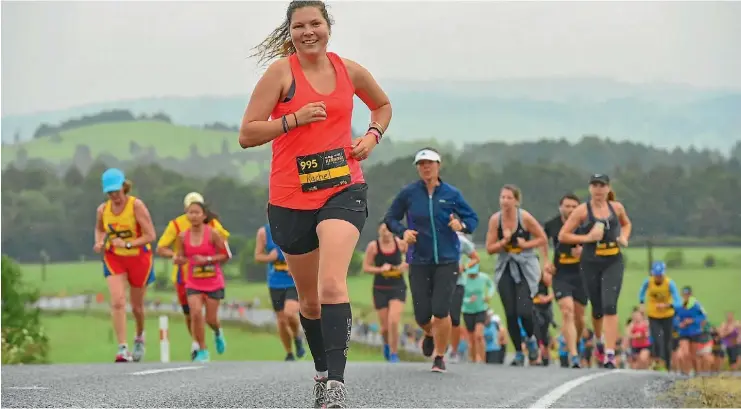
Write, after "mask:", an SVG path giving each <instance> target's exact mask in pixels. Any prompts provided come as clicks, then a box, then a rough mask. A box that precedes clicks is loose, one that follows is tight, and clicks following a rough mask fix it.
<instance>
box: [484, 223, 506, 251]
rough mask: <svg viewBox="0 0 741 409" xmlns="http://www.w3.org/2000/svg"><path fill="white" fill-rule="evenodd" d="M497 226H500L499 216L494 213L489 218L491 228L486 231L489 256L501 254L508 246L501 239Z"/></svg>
mask: <svg viewBox="0 0 741 409" xmlns="http://www.w3.org/2000/svg"><path fill="white" fill-rule="evenodd" d="M497 226H499V214H498V213H494V214H493V215H491V217H490V218H489V226H488V229H487V230H486V252H487V253H489V254H494V253H498V252H500V251H501V250H502V248H504V246H505V245H506V243H504V240H502V239H501V238H500V237H499V231H498V229H497Z"/></svg>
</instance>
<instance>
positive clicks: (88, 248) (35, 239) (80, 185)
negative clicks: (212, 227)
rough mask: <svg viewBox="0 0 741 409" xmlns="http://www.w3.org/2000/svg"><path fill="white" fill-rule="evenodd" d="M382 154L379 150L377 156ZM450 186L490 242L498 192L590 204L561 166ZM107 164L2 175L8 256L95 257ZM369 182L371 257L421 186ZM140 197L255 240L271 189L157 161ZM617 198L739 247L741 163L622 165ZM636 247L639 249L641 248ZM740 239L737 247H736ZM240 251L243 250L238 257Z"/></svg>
mask: <svg viewBox="0 0 741 409" xmlns="http://www.w3.org/2000/svg"><path fill="white" fill-rule="evenodd" d="M376 153H377V152H374V154H376ZM443 156H444V159H443V169H442V175H441V177H442V179H443V180H444V181H446V182H449V183H452V184H453V185H455V186H456V187H458V188H459V189H460V190H461V191H462V192H463V194H464V196H465V197H466V199H467V201H469V203H470V204H471V206H472V207H473V208H474V209H475V210H476V211H477V213H478V215H479V218H480V226H479V228H478V229H477V230H476V232H475V233H474V238H475V239H476V240H477V241H483V240H484V237H485V234H486V222H487V220H488V217H489V216H490V215H491V214H492V213H494V212H495V211H497V210H498V206H499V205H498V203H499V189H500V187H501V186H502V185H504V184H506V183H514V184H516V185H518V186H519V187H520V188H521V189H522V191H523V195H524V197H523V203H522V207H523V208H525V209H527V210H528V211H530V212H531V213H533V214H534V215H535V216H536V217H537V218H538V219H539V220H546V219H547V218H549V217H553V216H555V215H556V212H557V206H558V201H559V199H560V198H561V196H562V195H563V194H565V193H567V192H575V193H576V194H577V195H579V196H580V197H582V198H584V197H586V194H587V193H586V192H587V179H588V176H589V174H590V173H592V172H603V171H604V170H603V169H599V168H594V169H593V170H592V171H590V172H587V171H585V170H583V169H578V168H576V167H572V166H568V165H563V164H554V163H537V164H526V163H522V162H518V161H510V162H507V163H506V164H504V165H503V166H500V167H501V169H497V168H496V167H494V166H492V165H491V164H487V163H483V162H471V161H468V160H466V159H465V158H456V157H453V156H450V155H443ZM106 167H107V166H106V165H105V164H103V163H101V162H95V163H93V164H92V165H91V166H90V168H89V170H88V172H87V173H86V174H84V173H82V172H80V171H79V169H77V167H70V168H69V169H68V170H67V171H66V172H65V173H64V174H62V175H57V174H56V173H54V172H50V171H49V170H48V169H46V168H34V167H27V168H25V169H18V168H16V167H13V166H10V167H8V168H6V169H5V170H4V171H3V172H2V181H3V189H2V193H3V194H2V220H3V223H2V248H3V252H4V253H5V254H8V255H10V256H11V257H13V258H15V259H17V260H20V261H22V262H33V261H39V260H41V259H42V251H43V253H44V254H46V255H48V257H49V260H50V261H52V262H55V261H73V260H79V259H80V257H81V256H86V257H95V255H94V253H93V252H92V243H93V228H94V221H95V209H96V208H97V206H98V205H99V204H100V203H102V202H103V201H104V200H105V197H104V195H103V194H102V193H101V191H100V175H101V173H102V172H103V170H105V168H106ZM363 167H364V170H365V175H366V180H367V182H368V184H369V218H368V222H367V224H366V228H365V229H364V231H363V234H362V236H361V240H360V243H359V249H362V248H363V247H364V246H365V245H366V244H367V242H368V241H370V240H373V239H374V238H375V236H376V228H377V226H378V222H379V221H380V220H381V218H382V216H383V214H384V213H385V211H386V209H387V208H388V206H389V204H390V203H391V200H392V199H393V197H394V196H395V195H396V193H397V192H398V191H399V189H400V188H401V187H402V186H403V185H405V184H407V183H410V182H412V181H414V180H416V179H417V177H418V176H417V174H416V169H415V167H414V166H413V165H412V157H411V156H409V157H404V158H399V159H397V160H394V161H391V162H388V163H379V164H376V165H374V166H370V165H368V164H364V165H363ZM126 171H127V177H128V178H129V179H130V180H132V181H133V183H134V189H133V192H134V194H135V195H137V196H138V197H141V198H142V200H144V202H145V203H146V204H147V206H148V207H149V209H150V212H151V214H152V217H153V220H154V223H155V227H156V228H157V231H158V233H160V234H161V233H162V231H163V230H164V228H165V226H166V225H167V222H168V221H169V220H170V219H172V218H174V217H176V216H178V215H179V214H181V213H182V211H183V208H182V206H183V205H182V200H183V197H184V196H185V195H186V194H187V193H188V192H190V191H199V192H201V193H202V194H203V195H204V196H205V197H206V199H207V200H208V201H209V202H210V204H211V206H212V207H213V209H214V210H215V211H216V212H217V213H218V214H219V215H220V218H221V219H222V221H223V223H224V225H225V226H226V227H227V228H228V229H229V230H230V231H232V233H234V240H235V243H245V242H246V240H248V239H250V238H253V237H254V234H255V231H256V230H257V228H258V227H260V226H261V225H263V224H264V223H266V216H265V203H266V201H267V188H266V187H265V185H264V184H262V183H252V184H243V183H241V182H240V181H238V180H236V179H233V178H230V177H226V176H215V177H211V178H208V179H199V178H196V177H194V176H187V175H183V174H180V173H177V172H173V171H170V170H167V169H163V167H162V166H160V165H159V164H156V163H152V164H148V165H141V166H137V167H133V168H126ZM610 176H611V178H612V179H613V180H614V182H613V185H614V189H615V191H616V193H617V196H618V199H619V200H620V201H622V202H623V203H624V204H625V206H626V208H627V210H628V212H629V214H630V216H631V218H632V220H633V223H634V230H633V231H634V233H633V234H634V236H635V238H636V239H635V240H640V239H646V238H651V239H653V240H659V241H660V240H668V239H672V238H677V237H692V238H695V239H697V240H699V241H701V242H705V243H707V244H708V245H713V244H718V243H732V242H736V243H738V241H737V240H739V236H741V233H740V232H741V202H740V201H739V200H738V197H739V193H738V192H739V191H741V165H740V164H739V161H737V160H735V159H731V160H725V161H719V162H717V163H713V164H709V165H706V166H697V167H691V168H689V169H687V168H686V167H684V166H680V165H673V166H666V165H661V166H657V167H654V168H653V169H651V170H648V171H644V170H642V169H640V168H634V167H630V166H624V167H618V168H616V169H615V170H614V171H612V172H611V174H610ZM635 240H634V241H635ZM734 240H736V241H734ZM240 246H241V244H240V245H239V246H236V245H235V246H234V247H233V248H234V249H236V251H237V252H238V251H239V249H240Z"/></svg>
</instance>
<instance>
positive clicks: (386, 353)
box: [383, 344, 391, 361]
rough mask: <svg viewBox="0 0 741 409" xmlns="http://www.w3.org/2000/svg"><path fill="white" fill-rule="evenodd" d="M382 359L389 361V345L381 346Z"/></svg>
mask: <svg viewBox="0 0 741 409" xmlns="http://www.w3.org/2000/svg"><path fill="white" fill-rule="evenodd" d="M383 358H384V359H385V360H387V361H388V360H389V359H391V347H389V344H383Z"/></svg>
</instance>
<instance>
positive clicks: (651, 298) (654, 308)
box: [638, 261, 682, 370]
mask: <svg viewBox="0 0 741 409" xmlns="http://www.w3.org/2000/svg"><path fill="white" fill-rule="evenodd" d="M647 295H648V299H646V296H647ZM638 301H639V302H640V303H641V304H642V305H644V309H645V312H646V316H647V317H648V323H649V328H650V332H651V338H652V339H653V348H652V351H651V352H652V355H653V358H654V359H662V360H663V361H664V365H665V367H666V369H667V370H670V369H671V352H672V325H673V322H674V312H675V308H676V307H677V306H679V305H680V304H681V303H682V297H681V296H680V295H679V290H678V289H677V285H676V284H675V283H674V280H672V279H671V278H669V277H667V276H666V264H665V263H664V262H663V261H654V262H653V264H652V265H651V277H647V278H646V280H645V281H643V285H642V286H641V289H640V291H639V294H638Z"/></svg>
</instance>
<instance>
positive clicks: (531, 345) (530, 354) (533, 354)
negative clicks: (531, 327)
mask: <svg viewBox="0 0 741 409" xmlns="http://www.w3.org/2000/svg"><path fill="white" fill-rule="evenodd" d="M527 358H528V359H529V360H530V362H535V361H536V360H537V359H538V341H537V340H536V339H535V337H530V339H529V340H527Z"/></svg>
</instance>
